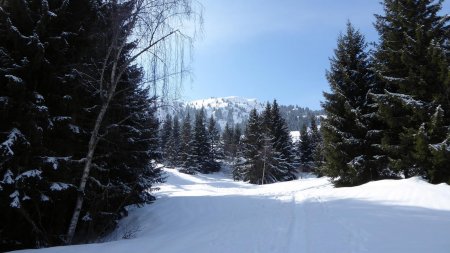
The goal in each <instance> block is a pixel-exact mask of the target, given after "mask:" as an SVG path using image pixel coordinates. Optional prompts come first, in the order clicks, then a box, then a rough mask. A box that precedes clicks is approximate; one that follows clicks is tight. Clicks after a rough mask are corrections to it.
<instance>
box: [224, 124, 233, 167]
mask: <svg viewBox="0 0 450 253" xmlns="http://www.w3.org/2000/svg"><path fill="white" fill-rule="evenodd" d="M233 130H234V129H233V128H232V127H230V124H228V122H227V123H226V124H225V128H224V130H223V133H222V142H223V152H224V155H225V157H226V158H227V159H228V160H232V158H233V145H234V138H233V137H234V131H233Z"/></svg>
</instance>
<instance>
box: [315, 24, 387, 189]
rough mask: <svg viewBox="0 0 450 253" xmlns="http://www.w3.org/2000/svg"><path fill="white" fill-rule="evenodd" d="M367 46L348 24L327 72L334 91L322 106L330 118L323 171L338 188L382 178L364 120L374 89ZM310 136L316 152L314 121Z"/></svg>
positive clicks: (324, 124) (325, 128)
mask: <svg viewBox="0 0 450 253" xmlns="http://www.w3.org/2000/svg"><path fill="white" fill-rule="evenodd" d="M366 47H367V45H366V42H365V39H364V36H363V35H362V34H361V33H360V32H359V31H358V30H356V29H355V28H353V26H352V25H351V24H350V23H348V24H347V31H346V33H345V34H343V35H340V36H339V38H338V45H337V49H336V50H335V56H334V57H333V58H331V68H330V70H329V71H328V72H327V79H328V82H329V83H330V86H331V92H330V93H324V96H325V99H326V101H325V102H324V103H323V104H322V106H323V108H324V109H325V112H326V115H327V117H326V118H325V119H324V120H323V122H322V133H323V138H324V146H323V149H324V150H323V152H324V156H325V164H324V168H322V169H321V172H322V173H324V174H325V175H327V176H330V177H331V178H332V179H333V181H334V183H335V184H337V185H357V184H362V183H364V182H367V181H370V180H374V179H377V178H378V177H379V172H378V170H377V169H376V166H375V165H374V164H375V161H376V158H375V157H374V153H375V151H374V150H373V148H372V143H371V142H370V141H369V138H368V137H367V136H368V133H369V130H371V126H370V121H369V120H368V119H366V118H365V117H364V116H365V115H367V114H369V113H370V112H371V110H372V109H371V108H370V106H369V101H368V99H367V98H368V94H369V92H370V91H371V86H373V85H372V83H373V78H372V76H373V74H372V72H371V71H370V65H369V64H370V63H369V56H368V54H367V52H366ZM311 134H312V139H313V140H312V143H313V146H314V149H316V148H317V146H318V145H319V143H320V139H319V138H320V135H319V133H318V130H317V126H316V124H315V118H311Z"/></svg>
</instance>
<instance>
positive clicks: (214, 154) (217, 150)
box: [208, 115, 222, 161]
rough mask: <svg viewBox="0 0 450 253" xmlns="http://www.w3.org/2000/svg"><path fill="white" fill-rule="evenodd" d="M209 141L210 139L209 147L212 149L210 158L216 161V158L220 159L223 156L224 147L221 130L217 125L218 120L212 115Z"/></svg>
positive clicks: (209, 126) (209, 125)
mask: <svg viewBox="0 0 450 253" xmlns="http://www.w3.org/2000/svg"><path fill="white" fill-rule="evenodd" d="M208 141H209V145H210V147H209V149H210V155H211V156H210V158H209V159H210V160H211V161H215V160H216V159H220V158H221V157H222V155H221V153H222V151H221V150H222V147H221V143H220V131H219V128H218V125H217V122H216V120H215V119H214V117H213V116H212V115H211V117H210V118H209V121H208Z"/></svg>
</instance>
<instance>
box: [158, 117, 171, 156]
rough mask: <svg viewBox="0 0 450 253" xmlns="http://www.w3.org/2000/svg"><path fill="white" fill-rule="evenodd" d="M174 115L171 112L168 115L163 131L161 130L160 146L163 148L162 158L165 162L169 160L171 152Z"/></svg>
mask: <svg viewBox="0 0 450 253" xmlns="http://www.w3.org/2000/svg"><path fill="white" fill-rule="evenodd" d="M172 126H173V122H172V116H171V115H170V114H167V115H166V119H165V120H164V122H163V124H162V127H161V131H160V145H159V146H160V148H161V158H162V160H163V162H164V163H166V162H167V163H168V162H169V153H170V149H171V146H170V137H171V136H172Z"/></svg>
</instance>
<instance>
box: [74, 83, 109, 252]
mask: <svg viewBox="0 0 450 253" xmlns="http://www.w3.org/2000/svg"><path fill="white" fill-rule="evenodd" d="M115 88H116V84H113V85H111V87H110V90H109V91H108V97H107V99H106V101H105V102H104V103H103V105H102V108H101V109H100V112H99V114H98V115H97V119H96V121H95V125H94V129H93V131H92V133H91V138H90V140H89V146H88V152H87V154H86V162H85V164H84V168H83V175H82V176H81V181H80V185H79V186H78V196H77V201H76V204H75V209H74V211H73V215H72V219H71V220H70V224H69V228H68V230H67V238H66V244H71V243H72V240H73V237H74V235H75V231H76V229H77V225H78V219H79V217H80V212H81V208H82V207H83V202H84V190H85V189H86V183H87V180H88V178H89V173H90V170H91V166H92V159H93V158H94V153H95V148H96V147H97V143H98V140H99V134H98V133H99V131H100V127H101V125H102V122H103V119H104V117H105V114H106V111H107V110H108V107H109V103H110V102H111V99H112V97H113V94H114V92H115Z"/></svg>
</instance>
